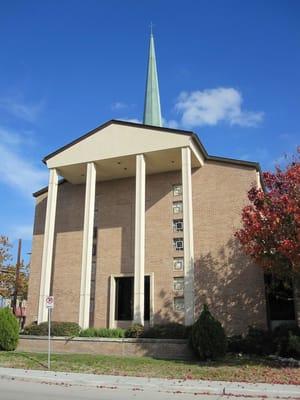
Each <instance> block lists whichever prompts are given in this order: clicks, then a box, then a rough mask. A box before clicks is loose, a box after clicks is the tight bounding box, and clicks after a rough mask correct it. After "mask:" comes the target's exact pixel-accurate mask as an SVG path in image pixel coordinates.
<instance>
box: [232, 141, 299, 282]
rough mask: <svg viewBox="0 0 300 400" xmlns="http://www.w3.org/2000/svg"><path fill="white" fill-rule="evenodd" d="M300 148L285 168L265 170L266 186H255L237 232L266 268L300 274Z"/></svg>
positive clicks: (281, 275) (288, 274)
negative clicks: (261, 187) (260, 187)
mask: <svg viewBox="0 0 300 400" xmlns="http://www.w3.org/2000/svg"><path fill="white" fill-rule="evenodd" d="M299 161H300V148H298V150H297V155H296V156H294V157H293V159H292V161H290V162H289V163H288V165H287V166H286V167H284V168H280V167H276V169H275V172H274V173H272V172H265V173H263V182H264V190H263V189H258V188H257V187H252V188H251V189H250V190H249V192H248V199H249V201H250V204H249V205H247V206H246V207H244V209H243V211H242V228H241V229H240V230H239V231H237V232H236V234H235V236H236V237H237V238H238V240H239V241H240V243H241V245H242V247H243V249H244V251H245V253H246V254H248V255H249V256H250V257H251V258H252V259H253V260H254V261H255V263H256V264H258V265H260V266H261V267H262V268H263V269H264V270H265V272H267V273H271V274H272V275H273V276H275V277H276V278H278V279H281V280H284V281H290V280H291V279H294V278H299V277H300V162H299Z"/></svg>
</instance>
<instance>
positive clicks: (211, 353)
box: [190, 304, 227, 360]
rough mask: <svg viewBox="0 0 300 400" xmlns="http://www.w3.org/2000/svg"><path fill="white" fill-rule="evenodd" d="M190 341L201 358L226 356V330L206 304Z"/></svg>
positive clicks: (193, 329)
mask: <svg viewBox="0 0 300 400" xmlns="http://www.w3.org/2000/svg"><path fill="white" fill-rule="evenodd" d="M190 342H191V345H192V347H193V349H194V351H195V353H196V354H197V355H198V356H199V358H200V359H201V360H216V359H219V358H222V357H224V356H225V353H226V347H227V341H226V336H225V331H224V329H223V327H222V325H221V324H220V322H219V321H218V320H217V319H215V318H214V317H213V316H212V315H211V313H210V312H209V310H208V307H207V305H206V304H204V306H203V310H202V312H201V314H200V317H199V319H198V320H197V321H196V322H195V323H194V325H193V327H192V332H191V340H190Z"/></svg>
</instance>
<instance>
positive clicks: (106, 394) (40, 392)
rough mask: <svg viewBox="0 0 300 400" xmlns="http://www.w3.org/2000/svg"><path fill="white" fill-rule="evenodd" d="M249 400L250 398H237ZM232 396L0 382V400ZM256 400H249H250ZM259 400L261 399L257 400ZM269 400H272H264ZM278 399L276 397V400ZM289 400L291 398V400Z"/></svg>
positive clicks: (216, 399) (212, 399)
mask: <svg viewBox="0 0 300 400" xmlns="http://www.w3.org/2000/svg"><path fill="white" fill-rule="evenodd" d="M238 397H239V399H245V400H249V396H246V397H244V396H238ZM235 398H236V397H235V396H234V397H232V396H226V395H225V396H220V395H206V394H197V393H193V394H187V393H185V394H183V393H180V392H174V393H165V392H159V391H157V389H155V390H151V389H149V388H147V390H141V389H139V390H137V389H118V388H116V387H112V388H101V387H99V388H91V387H84V386H73V385H61V384H59V385H58V384H49V383H35V382H26V381H19V380H15V379H14V380H12V379H6V378H4V379H1V378H0V400H54V399H55V400H71V399H72V400H96V399H97V400H131V399H135V400H168V399H175V400H191V399H199V400H226V399H228V400H229V399H231V400H235ZM256 399H257V400H258V398H256V397H252V396H251V400H256ZM259 399H260V400H261V397H259ZM267 399H268V400H271V397H268V398H267ZM278 399H279V398H278V397H277V398H276V400H278ZM290 399H292V398H290ZM298 399H299V398H298Z"/></svg>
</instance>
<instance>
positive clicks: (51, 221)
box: [38, 168, 58, 324]
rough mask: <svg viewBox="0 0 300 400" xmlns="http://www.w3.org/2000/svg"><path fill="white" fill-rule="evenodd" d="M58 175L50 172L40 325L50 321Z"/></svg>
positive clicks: (39, 313) (40, 300)
mask: <svg viewBox="0 0 300 400" xmlns="http://www.w3.org/2000/svg"><path fill="white" fill-rule="evenodd" d="M57 187H58V174H57V170H56V169H55V168H53V169H50V171H49V186H48V197H47V209H46V220H45V231H44V245H43V256H42V270H41V283H40V296H39V309H38V323H39V324H40V323H41V322H45V321H47V319H48V313H47V309H46V297H47V296H49V294H50V284H51V273H52V258H53V242H54V228H55V214H56V200H57Z"/></svg>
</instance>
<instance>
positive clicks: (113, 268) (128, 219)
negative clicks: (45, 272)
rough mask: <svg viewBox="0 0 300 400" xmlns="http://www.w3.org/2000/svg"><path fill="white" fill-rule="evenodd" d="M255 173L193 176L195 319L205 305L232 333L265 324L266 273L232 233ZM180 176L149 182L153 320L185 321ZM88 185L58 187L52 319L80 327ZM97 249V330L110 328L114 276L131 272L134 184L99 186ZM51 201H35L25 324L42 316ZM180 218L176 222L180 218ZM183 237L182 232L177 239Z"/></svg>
mask: <svg viewBox="0 0 300 400" xmlns="http://www.w3.org/2000/svg"><path fill="white" fill-rule="evenodd" d="M255 179H256V171H255V170H254V169H251V168H248V167H240V166H235V165H228V164H222V163H215V162H207V163H206V164H205V165H204V166H203V167H202V168H200V169H198V170H195V171H193V176H192V180H193V208H194V243H195V277H196V280H195V293H196V314H197V315H198V314H199V311H200V308H201V305H202V304H203V303H204V302H206V303H208V304H209V305H210V308H211V310H212V311H213V313H214V314H215V315H216V316H217V317H218V318H219V319H220V320H221V322H222V323H223V324H224V325H225V327H226V330H227V331H228V333H238V332H242V331H245V330H246V329H247V326H248V325H251V324H258V325H260V326H265V325H266V312H265V299H264V289H263V275H262V272H261V270H260V269H259V268H258V267H256V266H254V265H252V264H251V263H250V262H249V260H247V258H246V257H244V256H243V255H242V254H241V252H240V251H239V249H238V245H237V243H236V242H235V240H234V236H233V235H234V232H235V231H236V229H237V228H238V227H239V225H240V215H241V209H242V206H243V205H244V204H246V193H247V190H248V189H249V187H250V185H251V183H253V182H255ZM180 182H181V173H180V171H178V172H169V173H163V174H157V175H150V176H147V182H146V249H145V273H146V274H147V273H154V322H155V323H160V322H166V321H169V320H173V321H178V322H183V314H182V313H178V312H174V310H173V297H174V292H173V277H174V276H181V275H182V273H180V272H174V271H173V263H172V260H173V256H174V255H179V253H178V252H175V251H174V249H173V244H172V239H173V237H174V233H173V228H172V220H173V214H172V203H173V200H178V198H173V193H172V186H173V184H176V183H180ZM84 191H85V188H84V185H71V184H68V183H64V184H62V185H60V186H59V193H58V204H57V224H56V235H55V238H56V239H55V256H54V271H53V294H54V296H55V309H54V315H53V317H54V319H56V320H64V321H78V310H79V288H80V269H81V243H82V227H83V211H84ZM96 196H97V203H99V204H97V205H98V208H99V212H98V215H97V225H98V239H97V240H98V243H97V256H96V260H97V265H96V289H95V314H94V325H95V326H97V327H101V326H108V318H109V276H110V275H111V274H115V275H119V274H120V275H122V274H132V275H133V270H134V258H133V257H134V202H135V179H134V178H127V179H120V180H115V181H108V182H99V183H97V188H96ZM45 209H46V197H45V195H42V196H40V197H39V198H38V199H37V206H36V217H35V229H34V240H33V255H32V265H31V271H32V273H31V278H30V288H29V313H28V314H29V316H28V322H30V321H31V320H34V319H35V318H36V315H37V298H38V288H39V283H40V282H39V281H40V268H41V253H42V240H43V225H44V219H45ZM179 217H180V215H177V216H176V218H179ZM177 236H178V234H177Z"/></svg>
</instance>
